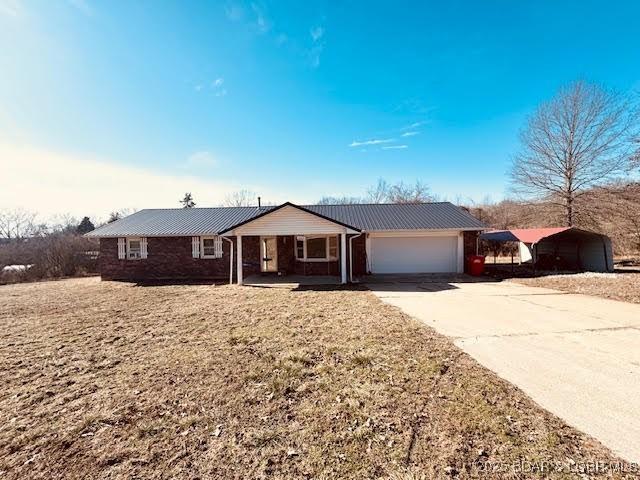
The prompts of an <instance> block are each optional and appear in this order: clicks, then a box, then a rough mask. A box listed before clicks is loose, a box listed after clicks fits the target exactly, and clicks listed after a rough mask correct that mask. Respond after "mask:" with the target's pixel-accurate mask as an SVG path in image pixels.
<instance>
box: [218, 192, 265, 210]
mask: <svg viewBox="0 0 640 480" xmlns="http://www.w3.org/2000/svg"><path fill="white" fill-rule="evenodd" d="M257 203H258V202H257V196H256V194H255V193H254V192H252V191H251V190H238V191H237V192H233V193H230V194H229V195H227V196H226V197H225V199H224V201H223V202H222V205H223V206H225V207H250V206H252V205H257Z"/></svg>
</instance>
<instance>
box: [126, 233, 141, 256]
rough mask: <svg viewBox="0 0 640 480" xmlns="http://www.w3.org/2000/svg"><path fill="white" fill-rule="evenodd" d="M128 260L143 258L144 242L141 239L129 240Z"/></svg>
mask: <svg viewBox="0 0 640 480" xmlns="http://www.w3.org/2000/svg"><path fill="white" fill-rule="evenodd" d="M127 258H128V259H129V260H137V259H139V258H142V240H141V239H140V238H127Z"/></svg>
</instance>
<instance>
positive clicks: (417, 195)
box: [317, 178, 434, 205]
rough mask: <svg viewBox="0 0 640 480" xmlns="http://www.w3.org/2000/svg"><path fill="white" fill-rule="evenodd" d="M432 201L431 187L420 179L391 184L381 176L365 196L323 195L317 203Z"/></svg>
mask: <svg viewBox="0 0 640 480" xmlns="http://www.w3.org/2000/svg"><path fill="white" fill-rule="evenodd" d="M432 201H434V197H433V196H432V195H431V194H430V193H429V187H427V186H426V185H425V184H424V183H422V182H421V181H419V180H418V181H417V182H416V183H415V184H413V185H411V184H406V183H404V182H398V183H395V184H393V185H391V184H389V183H388V182H387V181H386V180H384V179H382V178H380V179H378V182H377V183H376V184H375V185H373V186H371V187H370V188H368V189H367V194H366V196H365V197H352V196H346V195H345V196H342V197H332V196H326V197H322V198H321V199H320V200H319V201H318V202H317V203H318V205H331V204H337V205H343V204H358V203H425V202H432Z"/></svg>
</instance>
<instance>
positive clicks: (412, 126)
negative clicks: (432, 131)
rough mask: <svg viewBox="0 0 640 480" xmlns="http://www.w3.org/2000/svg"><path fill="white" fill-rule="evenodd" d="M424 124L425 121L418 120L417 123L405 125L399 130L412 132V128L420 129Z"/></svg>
mask: <svg viewBox="0 0 640 480" xmlns="http://www.w3.org/2000/svg"><path fill="white" fill-rule="evenodd" d="M425 123H427V121H426V120H420V121H419V122H414V123H412V124H411V125H407V126H406V127H402V128H401V129H400V130H413V129H414V128H420V127H421V126H423V125H424V124H425Z"/></svg>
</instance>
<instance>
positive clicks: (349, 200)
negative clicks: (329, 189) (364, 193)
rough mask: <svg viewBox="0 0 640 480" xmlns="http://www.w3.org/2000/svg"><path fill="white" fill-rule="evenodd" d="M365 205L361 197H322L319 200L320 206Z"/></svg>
mask: <svg viewBox="0 0 640 480" xmlns="http://www.w3.org/2000/svg"><path fill="white" fill-rule="evenodd" d="M356 203H364V200H363V199H362V198H360V197H322V198H321V199H320V200H318V203H317V204H318V205H353V204H356Z"/></svg>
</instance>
